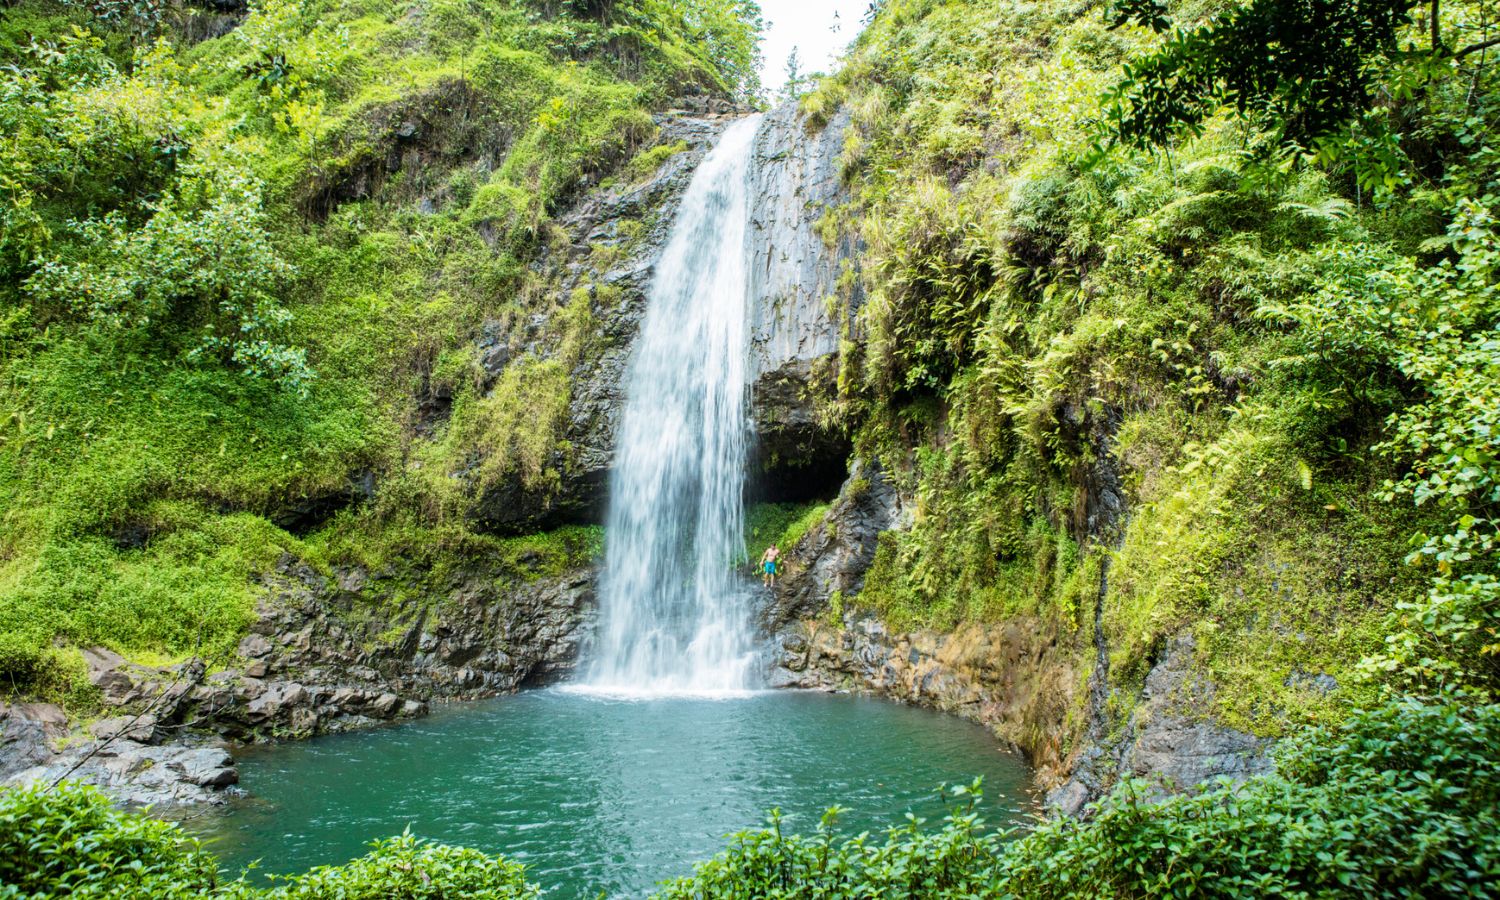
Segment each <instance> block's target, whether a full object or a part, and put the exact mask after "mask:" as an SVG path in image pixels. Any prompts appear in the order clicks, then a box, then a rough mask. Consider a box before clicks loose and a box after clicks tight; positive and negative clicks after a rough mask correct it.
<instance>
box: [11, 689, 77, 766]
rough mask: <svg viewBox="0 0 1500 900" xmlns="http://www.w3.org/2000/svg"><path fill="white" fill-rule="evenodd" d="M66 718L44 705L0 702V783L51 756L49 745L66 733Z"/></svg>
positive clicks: (58, 709)
mask: <svg viewBox="0 0 1500 900" xmlns="http://www.w3.org/2000/svg"><path fill="white" fill-rule="evenodd" d="M67 723H68V718H67V715H66V714H65V713H64V712H63V711H62V708H61V707H58V706H53V705H52V704H47V703H17V704H14V705H10V704H5V703H0V781H3V780H4V779H5V778H7V777H9V776H11V775H14V774H15V773H17V772H21V771H23V770H26V769H30V768H32V767H33V766H37V765H41V764H43V763H46V762H47V761H49V760H51V759H52V757H53V756H55V754H54V752H53V750H52V742H53V741H55V740H57V739H58V738H61V737H62V736H63V735H65V734H67Z"/></svg>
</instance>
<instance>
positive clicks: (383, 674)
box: [0, 556, 594, 806]
mask: <svg viewBox="0 0 1500 900" xmlns="http://www.w3.org/2000/svg"><path fill="white" fill-rule="evenodd" d="M264 582H265V586H266V588H267V590H266V595H265V599H264V600H263V601H262V603H261V605H260V607H259V609H258V610H257V613H258V615H257V620H256V622H255V624H253V625H252V626H251V629H250V633H249V634H248V635H247V636H246V637H245V638H244V640H243V641H241V643H240V645H239V656H240V660H241V662H240V663H239V664H237V665H235V666H232V667H230V668H224V669H221V670H218V671H213V672H209V671H207V670H206V668H205V666H204V664H203V663H202V662H201V661H200V660H197V659H190V660H188V661H186V662H184V663H181V664H178V665H174V666H166V667H149V666H140V665H135V664H132V663H130V662H128V661H126V660H125V659H124V658H123V657H121V656H120V655H118V654H116V653H113V652H111V651H109V650H107V649H104V648H102V647H96V648H91V649H89V650H86V651H85V652H84V660H85V662H86V663H87V665H88V674H89V680H90V681H91V682H92V683H93V685H94V686H95V687H96V688H97V689H98V691H99V695H100V698H101V699H102V701H103V704H104V706H105V709H106V712H107V716H106V717H105V718H103V719H100V720H98V721H95V722H93V723H91V724H89V725H87V726H86V727H85V726H81V725H78V724H76V723H70V722H69V720H68V717H67V716H66V714H65V713H64V712H63V710H62V709H61V708H59V707H57V706H52V705H49V704H17V705H14V706H0V784H31V783H36V782H47V783H51V782H53V781H56V780H57V779H59V778H62V777H69V778H73V779H77V780H81V781H86V782H90V783H92V784H95V785H97V786H99V787H100V788H103V789H104V790H105V792H106V793H108V794H110V795H111V796H112V797H114V798H115V799H117V800H118V801H120V802H122V803H127V804H135V805H158V806H160V805H169V804H186V803H216V802H222V801H223V799H224V797H225V789H226V788H228V787H229V786H231V785H233V784H235V783H236V782H237V781H238V780H239V776H238V772H237V771H236V770H235V767H234V759H233V756H232V754H231V747H232V744H231V743H229V742H234V743H253V742H259V741H269V740H278V739H285V738H303V737H310V736H313V735H316V734H322V733H327V732H335V731H347V730H351V729H355V728H364V727H369V726H373V725H377V724H380V723H383V722H390V721H394V720H399V719H404V718H410V717H413V716H420V715H423V714H424V713H426V712H427V709H428V705H429V704H430V703H432V702H436V701H448V700H463V699H475V698H479V697H487V696H495V695H498V694H502V693H506V692H510V691H514V690H516V689H517V688H519V687H521V686H522V685H524V684H536V683H541V682H545V681H548V680H551V679H554V678H561V677H563V676H565V675H566V674H567V673H568V672H569V671H571V669H572V666H573V664H574V661H575V660H576V658H577V655H578V649H579V643H580V641H581V640H582V638H583V636H584V635H585V634H587V633H588V632H589V630H590V624H591V622H592V618H593V614H594V570H593V569H592V567H589V566H581V567H578V568H573V569H568V570H566V571H563V572H562V573H560V574H539V573H536V572H527V571H524V570H522V571H516V570H515V569H513V568H511V567H509V566H505V567H498V568H487V567H486V566H484V565H483V564H478V563H476V564H474V565H473V566H471V567H469V568H468V569H464V570H462V571H459V572H457V573H455V574H453V575H451V576H449V578H448V582H447V584H446V588H445V590H443V591H442V592H441V593H440V594H438V595H437V596H435V597H430V598H429V599H428V600H427V601H425V602H417V601H411V602H405V603H403V602H401V601H400V600H398V599H396V596H395V595H396V594H397V593H398V592H400V590H401V587H402V585H403V584H405V581H404V579H402V578H398V577H396V576H395V575H394V574H393V573H382V574H380V575H372V574H371V573H369V572H366V571H364V570H362V569H356V568H346V569H341V570H336V571H335V572H334V573H333V575H332V576H331V577H330V576H325V575H323V574H320V573H318V572H317V571H315V570H314V569H312V568H311V567H310V566H308V565H307V564H306V563H304V562H302V561H301V560H298V559H296V558H295V557H291V556H287V557H283V559H282V560H281V562H280V563H279V564H278V565H277V566H276V569H275V571H274V572H272V573H271V574H269V575H268V576H266V577H265V578H264Z"/></svg>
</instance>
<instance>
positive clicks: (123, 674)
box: [83, 647, 139, 706]
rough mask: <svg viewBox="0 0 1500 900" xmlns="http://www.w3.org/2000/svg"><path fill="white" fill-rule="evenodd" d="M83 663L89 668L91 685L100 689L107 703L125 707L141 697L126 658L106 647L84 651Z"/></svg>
mask: <svg viewBox="0 0 1500 900" xmlns="http://www.w3.org/2000/svg"><path fill="white" fill-rule="evenodd" d="M83 662H84V665H86V666H87V667H88V679H89V684H92V685H93V686H94V687H96V688H98V689H99V692H100V693H101V694H102V695H103V697H104V702H105V703H108V704H109V705H111V706H123V705H124V704H126V703H128V702H130V701H132V700H134V699H136V698H137V697H138V696H139V690H138V688H137V686H136V683H135V681H134V680H133V679H132V678H131V677H130V674H129V673H128V670H127V669H126V666H127V663H126V661H125V657H123V656H121V655H120V654H118V653H115V652H114V651H113V650H109V649H107V648H105V647H89V648H88V649H86V650H84V651H83Z"/></svg>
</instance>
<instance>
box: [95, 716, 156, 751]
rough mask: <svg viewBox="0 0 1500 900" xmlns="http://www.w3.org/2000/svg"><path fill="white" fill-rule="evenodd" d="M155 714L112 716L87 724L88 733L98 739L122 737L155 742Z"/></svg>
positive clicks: (143, 742) (146, 742) (149, 742)
mask: <svg viewBox="0 0 1500 900" xmlns="http://www.w3.org/2000/svg"><path fill="white" fill-rule="evenodd" d="M156 725H157V722H156V716H153V715H149V714H146V715H141V716H113V717H111V718H108V719H100V720H99V721H97V722H95V723H93V724H92V725H90V726H89V733H90V734H92V735H93V736H94V737H96V738H98V739H99V740H101V741H102V740H109V739H110V738H124V739H126V740H131V741H136V742H138V743H142V744H151V743H155V739H156Z"/></svg>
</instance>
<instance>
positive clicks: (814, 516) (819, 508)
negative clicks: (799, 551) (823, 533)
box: [745, 501, 831, 562]
mask: <svg viewBox="0 0 1500 900" xmlns="http://www.w3.org/2000/svg"><path fill="white" fill-rule="evenodd" d="M830 506H831V504H828V503H821V502H816V501H814V502H809V503H757V504H755V505H753V506H751V507H750V508H749V509H747V510H746V511H745V551H746V553H747V554H748V559H749V560H750V561H751V562H753V561H755V560H758V559H760V557H761V555H762V554H763V553H765V552H766V548H767V547H769V546H771V545H772V544H775V545H776V546H778V547H780V548H781V552H782V553H787V552H789V551H790V550H791V549H792V548H793V547H795V546H797V542H798V541H800V540H802V538H803V536H804V535H806V534H807V532H808V531H809V530H811V529H812V528H814V527H815V526H817V525H818V524H819V523H820V522H822V521H823V517H824V516H826V515H827V514H828V510H829V507H830Z"/></svg>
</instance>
